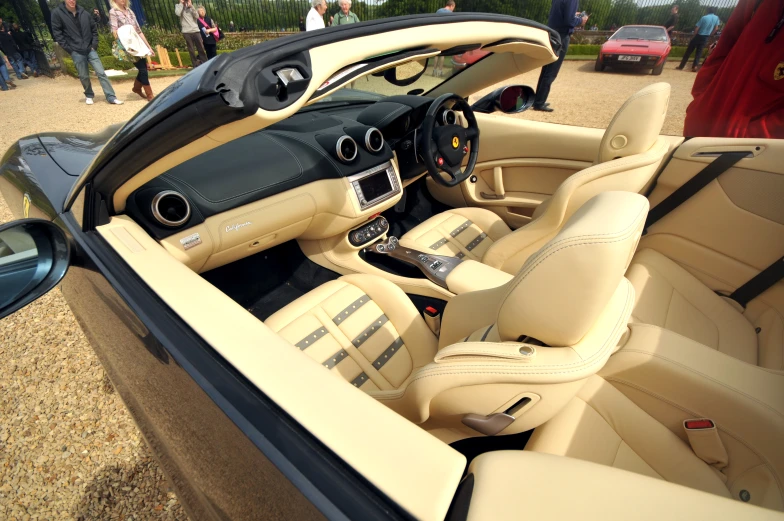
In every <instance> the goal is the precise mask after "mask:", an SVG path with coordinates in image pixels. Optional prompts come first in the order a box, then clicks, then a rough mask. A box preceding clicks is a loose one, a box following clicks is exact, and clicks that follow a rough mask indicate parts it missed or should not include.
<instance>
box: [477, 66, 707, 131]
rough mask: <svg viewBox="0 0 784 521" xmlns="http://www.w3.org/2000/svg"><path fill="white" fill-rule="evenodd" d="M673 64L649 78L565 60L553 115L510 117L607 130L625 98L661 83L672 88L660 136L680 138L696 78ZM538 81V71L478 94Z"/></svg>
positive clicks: (552, 101)
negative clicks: (603, 69)
mask: <svg viewBox="0 0 784 521" xmlns="http://www.w3.org/2000/svg"><path fill="white" fill-rule="evenodd" d="M675 65H676V64H675V63H667V65H666V66H665V68H664V72H662V74H661V75H660V76H653V75H651V73H650V71H639V72H636V71H623V72H618V71H612V70H610V69H607V70H606V71H604V72H596V71H594V70H593V66H594V62H592V61H565V62H564V64H563V66H562V67H561V72H560V73H559V74H558V78H556V80H555V83H553V86H552V89H551V90H550V96H549V99H548V101H549V102H550V104H551V106H552V108H553V109H555V112H535V111H533V110H527V111H525V112H523V113H521V114H515V115H513V116H512V117H516V118H522V119H530V120H534V121H546V122H548V123H562V124H565V125H576V126H580V127H594V128H607V125H609V124H610V120H612V118H613V116H614V115H615V112H616V111H617V110H618V109H619V108H620V107H621V105H623V102H624V101H626V99H627V98H628V97H629V96H631V95H632V94H634V93H635V92H637V91H638V90H640V89H641V88H643V87H645V86H646V85H650V84H651V83H657V82H660V81H664V82H667V83H669V84H670V85H671V86H672V95H671V96H670V105H669V108H668V109H667V118H666V119H665V120H664V127H663V129H662V134H669V135H674V136H682V135H683V120H684V118H685V117H686V107H687V106H688V105H689V103H691V99H692V98H691V87H692V84H693V83H694V77H695V76H696V75H695V74H694V73H693V72H689V71H686V70H683V71H677V70H675ZM538 79H539V71H538V70H536V71H532V72H529V73H526V74H521V75H520V76H517V77H515V78H512V79H510V80H508V81H505V82H504V83H499V84H498V85H494V86H493V87H490V88H488V89H485V90H483V91H480V92H479V93H478V94H479V95H483V94H485V93H487V92H490V91H491V90H493V89H494V88H496V87H501V86H503V85H509V84H511V83H518V84H522V85H530V86H531V87H534V88H536V82H537V80H538ZM472 99H473V96H472Z"/></svg>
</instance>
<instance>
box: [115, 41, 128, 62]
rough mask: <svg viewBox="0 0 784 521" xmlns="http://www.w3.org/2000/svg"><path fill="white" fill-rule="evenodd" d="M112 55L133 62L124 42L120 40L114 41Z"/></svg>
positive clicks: (120, 59)
mask: <svg viewBox="0 0 784 521" xmlns="http://www.w3.org/2000/svg"><path fill="white" fill-rule="evenodd" d="M112 56H114V57H115V58H116V59H117V60H118V61H121V62H133V60H132V59H131V57H130V56H129V55H128V51H126V50H125V47H123V44H122V43H120V40H115V41H114V43H112Z"/></svg>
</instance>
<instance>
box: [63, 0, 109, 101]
mask: <svg viewBox="0 0 784 521" xmlns="http://www.w3.org/2000/svg"><path fill="white" fill-rule="evenodd" d="M52 33H53V36H54V41H55V42H57V44H58V45H59V46H60V47H62V48H63V49H65V51H66V52H67V53H69V54H70V55H71V58H73V61H74V65H76V71H77V72H78V73H79V79H80V80H81V82H82V86H83V87H84V95H85V98H86V100H85V102H86V103H87V104H88V105H92V104H93V97H95V94H94V93H93V86H92V84H91V83H90V69H89V67H88V64H89V65H90V66H92V68H93V70H94V71H95V75H96V76H98V81H99V82H100V83H101V88H102V89H103V93H104V94H105V95H106V101H108V102H109V103H111V104H112V105H122V104H123V102H122V101H120V100H118V99H117V96H116V95H115V94H114V89H112V84H111V83H110V82H109V78H108V77H107V76H106V73H105V72H104V70H103V64H102V63H101V59H100V58H99V57H98V52H97V51H98V26H97V25H96V24H95V20H94V19H93V17H92V15H91V14H90V13H88V12H87V11H85V10H84V9H82V8H81V7H80V6H78V5H76V0H65V2H63V3H62V4H60V5H59V6H57V7H56V8H55V9H54V11H52Z"/></svg>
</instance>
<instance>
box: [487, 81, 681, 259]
mask: <svg viewBox="0 0 784 521" xmlns="http://www.w3.org/2000/svg"><path fill="white" fill-rule="evenodd" d="M669 98H670V86H669V84H667V83H655V84H653V85H649V86H648V87H645V88H644V89H642V90H641V91H639V92H637V93H636V94H634V95H633V96H632V97H631V98H629V99H628V100H627V101H626V103H624V104H623V106H622V107H621V109H620V110H619V111H618V112H617V114H616V115H615V117H614V118H613V120H612V122H611V123H610V126H609V127H608V128H607V130H606V131H605V133H604V137H603V139H602V142H601V145H600V149H599V155H598V160H597V161H598V162H597V163H595V164H594V165H593V166H591V167H589V168H586V169H584V170H580V171H579V172H576V173H574V174H572V175H571V176H569V177H568V178H567V179H566V180H565V181H564V182H563V183H561V185H560V186H559V187H558V189H557V190H556V191H555V193H554V194H553V195H552V197H550V198H549V199H548V200H547V201H546V202H545V203H543V204H542V205H540V207H539V208H537V210H536V211H535V212H534V219H533V220H532V221H531V222H530V223H528V224H527V225H525V226H523V227H521V228H518V229H517V230H515V231H514V232H513V233H510V234H508V235H506V236H505V237H503V238H501V239H500V240H498V241H496V242H495V243H493V245H492V246H490V248H488V250H487V251H486V252H485V254H484V256H483V258H482V262H483V263H484V264H487V265H488V266H492V267H494V268H498V269H501V270H503V271H506V272H507V273H517V271H518V270H519V269H520V268H521V267H522V265H523V263H525V261H526V259H528V257H529V256H531V255H532V254H533V253H534V252H535V251H537V250H538V249H539V248H541V247H542V246H543V245H544V244H545V243H546V242H547V241H548V240H550V239H552V238H553V237H554V236H555V234H556V233H558V231H559V230H560V229H561V227H562V226H563V225H564V223H565V222H566V220H567V219H569V217H571V215H572V214H574V212H576V211H577V209H578V208H580V207H581V206H583V204H584V203H585V202H586V201H588V200H589V199H591V198H592V197H594V196H595V195H596V194H599V193H602V192H605V191H608V190H626V191H629V192H639V191H641V190H642V189H643V188H644V187H645V186H648V184H649V183H650V180H651V179H652V178H653V176H654V174H655V173H656V171H657V170H658V168H659V165H660V164H661V162H662V160H663V159H664V157H665V156H666V155H667V152H668V150H669V145H668V144H667V142H666V140H665V139H664V138H661V137H659V132H660V131H661V128H662V124H663V122H664V116H665V114H666V112H667V104H668V102H669Z"/></svg>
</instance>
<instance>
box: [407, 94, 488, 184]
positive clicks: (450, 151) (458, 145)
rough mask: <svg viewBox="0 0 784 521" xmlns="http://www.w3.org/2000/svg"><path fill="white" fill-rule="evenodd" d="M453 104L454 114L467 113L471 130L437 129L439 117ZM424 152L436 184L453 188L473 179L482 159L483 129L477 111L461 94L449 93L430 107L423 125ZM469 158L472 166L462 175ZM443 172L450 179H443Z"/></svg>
mask: <svg viewBox="0 0 784 521" xmlns="http://www.w3.org/2000/svg"><path fill="white" fill-rule="evenodd" d="M450 101H453V102H454V105H453V106H452V108H453V109H454V110H458V111H461V112H462V113H463V116H464V117H465V119H466V121H467V122H468V128H463V126H462V125H458V124H452V125H449V124H445V125H439V126H436V114H438V113H439V111H440V110H441V108H442V107H444V105H446V103H448V102H450ZM469 145H470V146H469ZM420 150H421V155H422V159H424V161H425V166H426V167H427V172H428V174H429V175H430V177H431V178H433V181H435V182H437V183H439V184H442V185H444V186H449V187H451V186H457V185H459V184H460V183H462V182H463V181H465V180H466V179H468V178H469V177H470V176H471V174H472V173H473V172H474V167H475V166H476V159H477V157H478V156H479V125H478V124H477V122H476V117H474V111H473V110H471V107H470V106H469V105H468V102H467V101H466V100H464V99H463V98H461V97H460V96H458V95H457V94H452V93H447V94H443V95H441V96H439V97H438V98H436V99H435V100H434V101H433V103H431V104H430V109H429V110H428V111H427V114H426V115H425V121H424V122H423V123H422V140H421V141H420ZM469 151H470V153H469ZM466 154H469V156H468V164H467V165H466V167H465V170H462V171H461V169H460V165H461V164H462V163H463V159H464V158H465V155H466ZM439 171H441V172H444V173H446V175H447V176H448V178H446V177H444V176H442V175H441V174H440V173H439Z"/></svg>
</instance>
